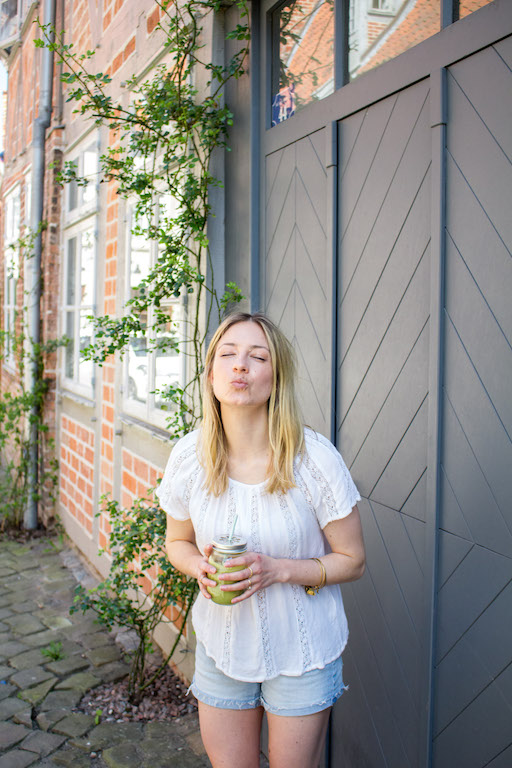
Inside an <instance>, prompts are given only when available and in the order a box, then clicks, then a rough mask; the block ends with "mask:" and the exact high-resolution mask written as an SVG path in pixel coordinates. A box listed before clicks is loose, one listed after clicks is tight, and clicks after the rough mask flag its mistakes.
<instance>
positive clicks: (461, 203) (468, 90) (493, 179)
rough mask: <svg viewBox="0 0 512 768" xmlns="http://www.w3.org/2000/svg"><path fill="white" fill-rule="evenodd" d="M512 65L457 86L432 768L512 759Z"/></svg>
mask: <svg viewBox="0 0 512 768" xmlns="http://www.w3.org/2000/svg"><path fill="white" fill-rule="evenodd" d="M511 62H512V38H510V37H509V38H507V39H506V40H502V41H501V42H500V43H499V44H497V45H496V46H491V47H489V48H487V49H485V50H483V51H481V52H479V53H477V54H475V55H473V56H471V57H469V58H468V59H465V60H463V61H461V62H459V63H458V64H457V65H455V66H453V67H451V68H450V72H449V79H448V99H449V114H450V120H449V123H448V135H447V184H448V188H447V250H446V306H445V311H446V320H445V333H446V341H445V344H446V352H445V356H446V368H445V375H444V408H443V413H444V431H443V445H442V483H441V528H442V531H441V533H440V547H439V598H438V599H439V623H438V636H437V649H436V659H437V666H436V689H437V697H436V709H435V741H434V758H435V760H434V763H435V766H436V768H444V766H446V767H448V766H451V765H453V755H454V754H455V753H456V754H457V760H458V761H459V763H460V764H461V765H464V766H465V767H467V768H483V767H484V766H486V767H487V768H489V767H490V766H492V767H493V768H504V767H505V766H508V765H510V764H511V762H510V761H511V760H512V754H511V743H512V733H511V729H510V722H512V693H511V692H512V505H511V503H510V499H511V497H512V473H511V471H510V468H511V467H512V439H511V438H512V398H511V396H510V391H511V390H510V386H511V382H512V310H511V302H510V295H511V288H512V218H511V216H510V193H509V194H504V192H503V190H505V189H506V190H510V189H512V133H511V131H510V125H511V123H512V69H511ZM484 73H485V74H484ZM489 83H492V87H489Z"/></svg>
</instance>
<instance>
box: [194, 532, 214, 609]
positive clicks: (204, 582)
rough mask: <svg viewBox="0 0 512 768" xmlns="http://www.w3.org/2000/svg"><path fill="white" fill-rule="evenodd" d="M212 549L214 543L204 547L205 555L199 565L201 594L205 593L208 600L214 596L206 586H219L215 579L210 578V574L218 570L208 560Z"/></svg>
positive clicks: (198, 580) (198, 576)
mask: <svg viewBox="0 0 512 768" xmlns="http://www.w3.org/2000/svg"><path fill="white" fill-rule="evenodd" d="M212 550H213V547H212V545H211V544H207V545H206V547H205V548H204V555H203V557H202V558H201V559H200V561H199V564H198V567H197V583H198V584H199V589H200V591H201V594H202V595H204V596H205V597H206V598H207V599H208V600H211V599H212V596H211V595H210V593H209V592H208V590H207V589H206V587H216V586H217V582H216V581H213V579H210V578H208V574H210V573H216V572H217V569H216V567H215V566H214V565H212V564H211V563H209V562H208V558H209V557H210V555H211V553H212Z"/></svg>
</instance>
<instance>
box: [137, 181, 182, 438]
mask: <svg viewBox="0 0 512 768" xmlns="http://www.w3.org/2000/svg"><path fill="white" fill-rule="evenodd" d="M162 197H165V196H163V195H162ZM134 208H135V205H134V204H132V203H130V202H129V203H128V205H127V210H126V270H125V276H126V283H125V286H126V287H125V296H126V299H127V300H128V299H129V298H130V295H131V261H132V260H131V248H132V237H133V235H132V229H133V226H134ZM155 209H156V210H159V205H155ZM148 242H149V264H148V271H149V269H151V268H152V267H153V266H154V265H155V262H156V259H157V255H158V243H157V242H156V241H154V240H150V241H148ZM166 306H170V307H172V308H173V315H177V317H176V322H177V324H178V329H177V330H178V338H179V339H180V341H182V340H183V333H182V331H181V328H182V327H183V325H182V324H183V323H184V322H185V319H184V304H183V300H182V299H181V298H179V299H175V298H169V300H168V302H166ZM153 317H154V315H153V311H152V307H149V310H148V319H147V323H148V326H149V327H151V325H152V322H153ZM154 339H155V336H154V333H152V334H150V336H149V338H148V343H149V345H151V341H154ZM131 350H132V347H131V345H129V346H128V349H127V351H126V353H125V355H124V361H123V387H122V391H123V411H124V412H125V413H126V414H127V415H130V416H133V417H135V418H136V419H138V420H140V421H143V422H145V423H148V424H150V425H153V426H157V427H160V428H162V429H166V428H167V420H168V418H169V416H170V414H171V411H170V410H163V409H162V408H159V407H158V405H157V404H156V397H155V394H154V390H155V388H156V387H158V388H160V382H159V381H158V380H157V356H156V354H155V350H153V349H151V348H150V349H149V351H148V352H147V354H146V356H145V358H146V363H145V364H144V363H142V362H141V372H140V379H141V380H143V379H144V378H145V380H146V381H147V390H146V393H145V394H146V400H145V402H144V401H138V400H137V399H135V398H134V397H133V396H132V392H133V389H132V387H133V384H134V383H135V386H136V385H137V382H133V379H134V377H133V374H134V373H135V372H134V370H133V368H132V367H131V365H130V363H132V365H133V362H134V360H133V356H132V355H131ZM172 357H174V356H172ZM185 361H186V355H185V354H184V353H183V351H181V352H180V353H179V354H178V355H177V356H176V368H177V369H178V370H177V371H175V372H174V373H175V374H178V376H179V378H178V379H176V378H175V381H177V383H178V384H179V385H180V386H183V384H184V382H185V368H186V363H185ZM144 365H145V367H146V371H145V372H144V370H143V367H144ZM173 378H174V377H173ZM130 380H132V381H130ZM171 380H172V379H171V377H170V379H169V382H168V383H171ZM168 408H169V406H168Z"/></svg>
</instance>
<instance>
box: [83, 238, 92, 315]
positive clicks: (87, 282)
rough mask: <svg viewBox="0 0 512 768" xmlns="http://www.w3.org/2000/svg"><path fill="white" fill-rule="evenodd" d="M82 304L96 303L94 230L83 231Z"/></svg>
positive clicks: (90, 305)
mask: <svg viewBox="0 0 512 768" xmlns="http://www.w3.org/2000/svg"><path fill="white" fill-rule="evenodd" d="M80 268H81V269H80V285H81V302H80V303H81V305H82V306H83V307H87V306H88V307H92V305H93V303H94V231H93V230H92V229H87V230H86V231H85V232H82V250H81V254H80Z"/></svg>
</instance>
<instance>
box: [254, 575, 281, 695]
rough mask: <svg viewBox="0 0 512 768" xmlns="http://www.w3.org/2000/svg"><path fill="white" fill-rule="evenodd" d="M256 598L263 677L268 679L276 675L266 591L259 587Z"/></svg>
mask: <svg viewBox="0 0 512 768" xmlns="http://www.w3.org/2000/svg"><path fill="white" fill-rule="evenodd" d="M256 598H257V600H258V613H259V617H260V631H261V647H262V650H263V661H264V663H265V678H266V679H267V680H270V679H271V678H272V677H275V676H276V668H275V664H274V657H273V654H272V649H271V647H270V630H269V621H268V604H267V591H266V590H265V589H260V590H258V592H256Z"/></svg>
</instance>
